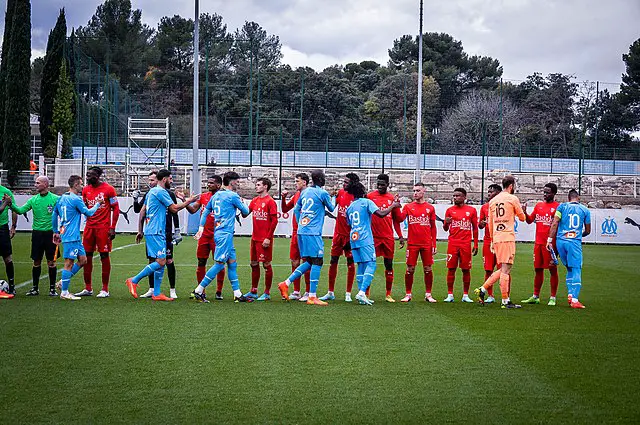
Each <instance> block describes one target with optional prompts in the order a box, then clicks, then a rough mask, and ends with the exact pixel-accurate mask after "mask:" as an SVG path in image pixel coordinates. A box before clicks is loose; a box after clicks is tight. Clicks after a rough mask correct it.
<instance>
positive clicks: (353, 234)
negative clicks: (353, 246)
mask: <svg viewBox="0 0 640 425" xmlns="http://www.w3.org/2000/svg"><path fill="white" fill-rule="evenodd" d="M358 239H360V233H358V232H353V233H352V234H351V240H352V241H354V242H355V241H357V240H358Z"/></svg>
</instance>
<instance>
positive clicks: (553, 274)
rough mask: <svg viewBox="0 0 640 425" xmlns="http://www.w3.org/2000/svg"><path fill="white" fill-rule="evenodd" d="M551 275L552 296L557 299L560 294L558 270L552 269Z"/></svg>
mask: <svg viewBox="0 0 640 425" xmlns="http://www.w3.org/2000/svg"><path fill="white" fill-rule="evenodd" d="M549 274H550V275H551V277H550V278H549V286H550V287H551V296H552V297H553V298H555V297H556V295H557V293H558V268H557V267H551V268H550V269H549Z"/></svg>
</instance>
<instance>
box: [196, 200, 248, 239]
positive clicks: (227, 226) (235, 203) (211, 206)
mask: <svg viewBox="0 0 640 425" xmlns="http://www.w3.org/2000/svg"><path fill="white" fill-rule="evenodd" d="M236 210H239V211H240V212H241V213H242V215H244V216H247V215H249V208H247V206H246V205H245V204H244V203H243V202H242V199H240V195H238V194H237V193H236V192H234V191H232V190H226V189H224V190H219V191H217V192H216V193H215V194H214V195H213V196H212V197H211V199H209V202H208V203H207V206H206V207H205V209H204V212H203V213H202V215H201V216H200V226H203V227H204V225H205V224H206V222H207V217H208V216H209V214H211V213H212V212H213V219H214V221H215V228H214V232H215V234H218V233H219V232H223V233H229V234H232V235H233V234H234V232H235V230H236V223H235V221H236Z"/></svg>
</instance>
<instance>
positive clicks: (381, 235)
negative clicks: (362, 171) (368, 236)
mask: <svg viewBox="0 0 640 425" xmlns="http://www.w3.org/2000/svg"><path fill="white" fill-rule="evenodd" d="M376 187H377V189H378V190H374V191H373V192H371V193H369V194H368V195H367V198H369V199H371V200H372V201H373V203H374V204H376V205H377V206H378V208H380V209H381V210H384V209H386V208H387V207H389V205H391V204H393V202H394V200H395V196H394V195H392V194H391V193H389V191H388V190H389V176H388V175H387V174H380V175H378V180H377V182H376ZM399 212H400V208H399V207H398V208H397V209H395V210H394V211H393V212H392V214H391V215H386V216H385V217H379V216H378V215H377V214H376V215H374V216H373V217H371V231H372V232H373V242H374V245H375V247H376V257H382V259H383V261H384V269H385V270H384V278H385V290H386V296H385V301H387V302H390V303H394V302H396V300H394V299H393V297H392V296H391V290H392V289H393V256H394V254H395V245H396V241H395V239H394V238H393V231H394V230H395V231H396V234H397V235H398V238H399V239H400V248H404V237H403V235H402V229H401V228H400V222H399V221H398V220H394V218H393V215H395V216H396V217H397V215H398V213H399Z"/></svg>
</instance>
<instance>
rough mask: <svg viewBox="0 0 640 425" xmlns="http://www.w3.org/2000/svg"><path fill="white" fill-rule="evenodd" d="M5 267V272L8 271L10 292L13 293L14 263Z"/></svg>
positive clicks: (9, 263) (11, 262)
mask: <svg viewBox="0 0 640 425" xmlns="http://www.w3.org/2000/svg"><path fill="white" fill-rule="evenodd" d="M4 266H5V270H6V271H7V283H8V284H9V290H10V291H11V292H13V289H14V288H15V280H14V276H15V272H14V269H13V261H10V262H8V263H6V264H5V265H4Z"/></svg>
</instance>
